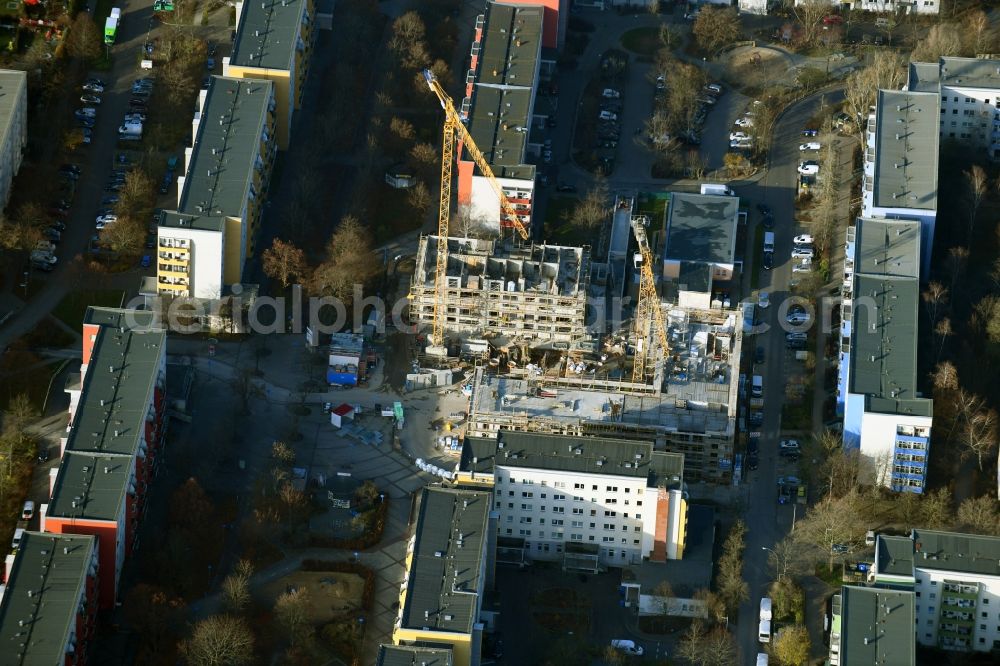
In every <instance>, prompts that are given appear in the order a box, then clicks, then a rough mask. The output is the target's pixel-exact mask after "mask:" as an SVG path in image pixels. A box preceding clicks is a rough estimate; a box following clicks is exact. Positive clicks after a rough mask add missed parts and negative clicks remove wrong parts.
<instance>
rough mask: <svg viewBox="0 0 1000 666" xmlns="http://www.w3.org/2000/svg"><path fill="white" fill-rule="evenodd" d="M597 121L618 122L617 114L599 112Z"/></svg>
mask: <svg viewBox="0 0 1000 666" xmlns="http://www.w3.org/2000/svg"><path fill="white" fill-rule="evenodd" d="M598 119H600V120H618V114H617V113H612V112H610V111H601V113H600V114H599V115H598Z"/></svg>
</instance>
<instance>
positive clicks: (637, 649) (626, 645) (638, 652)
mask: <svg viewBox="0 0 1000 666" xmlns="http://www.w3.org/2000/svg"><path fill="white" fill-rule="evenodd" d="M611 647H613V648H615V649H616V650H621V651H622V652H624V653H625V654H630V655H634V656H636V657H641V656H642V655H643V654H644V653H645V650H643V649H642V646H641V645H636V644H635V641H631V640H628V639H626V638H615V639H613V640H612V641H611Z"/></svg>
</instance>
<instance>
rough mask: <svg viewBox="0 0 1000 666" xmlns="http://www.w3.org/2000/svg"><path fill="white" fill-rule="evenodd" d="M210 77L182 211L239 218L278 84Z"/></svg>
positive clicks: (180, 208)
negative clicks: (274, 90)
mask: <svg viewBox="0 0 1000 666" xmlns="http://www.w3.org/2000/svg"><path fill="white" fill-rule="evenodd" d="M248 4H252V3H249V2H248V3H244V8H245V7H246V6H247V5H248ZM211 79H212V80H211V82H210V83H209V85H208V92H207V94H206V97H205V103H204V105H203V106H202V110H201V119H200V120H199V122H198V134H197V137H196V138H195V143H194V148H193V152H192V154H191V161H190V166H189V168H188V170H187V174H186V175H185V178H184V191H183V193H182V194H181V199H180V205H179V206H178V207H177V210H178V211H179V212H181V213H186V214H188V215H207V216H226V217H240V216H241V215H242V211H243V208H244V205H245V204H246V202H247V199H248V197H249V193H250V188H251V186H252V184H253V174H254V172H255V170H256V168H257V166H256V164H255V160H256V158H257V157H258V151H259V149H260V142H261V135H262V133H263V131H264V128H265V127H266V126H267V122H268V121H267V115H268V113H269V109H270V107H271V100H272V99H273V89H274V85H273V84H272V83H271V82H270V81H264V80H260V79H238V78H231V77H224V76H213V77H211ZM257 194H258V196H260V195H263V193H262V192H258V193H257Z"/></svg>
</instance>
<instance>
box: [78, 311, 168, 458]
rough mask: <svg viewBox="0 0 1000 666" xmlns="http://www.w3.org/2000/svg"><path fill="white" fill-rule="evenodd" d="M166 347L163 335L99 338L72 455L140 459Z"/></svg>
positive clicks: (123, 333) (110, 333)
mask: <svg viewBox="0 0 1000 666" xmlns="http://www.w3.org/2000/svg"><path fill="white" fill-rule="evenodd" d="M165 344H166V333H165V332H164V331H162V330H149V331H139V330H134V331H133V330H129V329H124V330H122V329H115V328H110V327H105V328H102V329H101V330H100V331H99V332H98V334H97V340H96V341H95V342H94V347H93V351H92V352H91V356H90V364H89V366H88V370H87V374H86V376H85V377H84V380H83V387H82V391H81V395H80V402H79V404H78V405H77V408H76V413H75V415H74V417H73V427H72V429H71V430H70V433H69V437H68V440H67V443H66V448H67V450H74V451H93V452H97V453H122V454H126V455H135V454H136V452H137V450H138V447H139V441H140V439H141V438H142V437H143V435H144V432H145V426H146V415H147V413H148V410H149V403H150V400H151V399H152V396H153V389H154V387H155V385H156V382H157V380H158V379H159V373H160V356H161V352H162V350H163V347H164V345H165Z"/></svg>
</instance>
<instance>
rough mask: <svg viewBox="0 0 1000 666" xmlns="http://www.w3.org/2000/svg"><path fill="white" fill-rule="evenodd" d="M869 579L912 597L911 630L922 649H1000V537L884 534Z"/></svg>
mask: <svg viewBox="0 0 1000 666" xmlns="http://www.w3.org/2000/svg"><path fill="white" fill-rule="evenodd" d="M870 579H871V581H872V582H874V583H875V584H876V585H879V586H883V587H889V588H896V589H903V590H911V591H912V592H913V595H914V597H915V598H914V609H915V614H916V621H915V622H914V623H913V625H912V626H913V627H914V631H915V632H916V640H917V641H918V642H919V643H920V644H921V645H925V646H928V647H938V648H942V649H945V650H956V651H973V650H974V651H976V652H989V651H995V650H998V649H1000V537H995V536H979V535H975V534H959V533H956V532H938V531H933V530H913V531H912V532H911V533H910V535H909V536H908V537H901V536H889V535H882V534H880V535H879V536H878V538H877V539H876V543H875V564H874V568H873V570H872V572H871V574H870Z"/></svg>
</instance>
